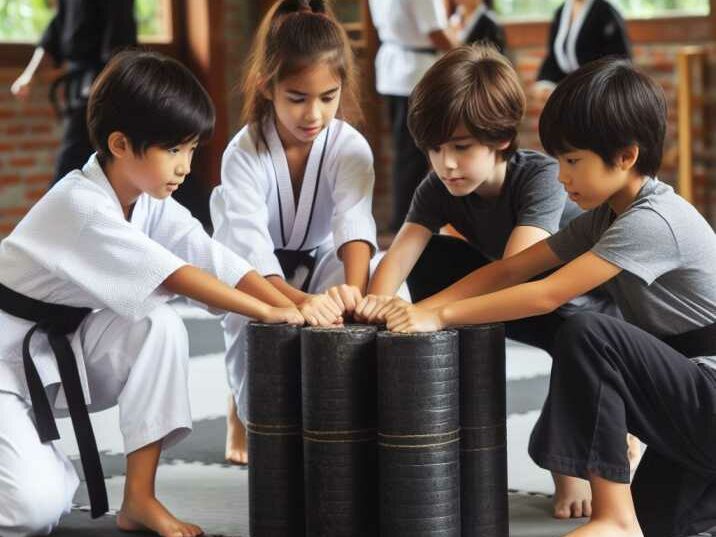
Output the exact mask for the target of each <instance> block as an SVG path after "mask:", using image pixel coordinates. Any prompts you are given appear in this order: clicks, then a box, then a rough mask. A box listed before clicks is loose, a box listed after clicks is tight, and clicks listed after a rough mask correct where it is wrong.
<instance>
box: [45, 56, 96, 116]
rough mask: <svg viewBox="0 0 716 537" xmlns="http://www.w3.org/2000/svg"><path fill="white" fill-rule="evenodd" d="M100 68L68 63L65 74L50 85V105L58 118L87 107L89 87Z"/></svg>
mask: <svg viewBox="0 0 716 537" xmlns="http://www.w3.org/2000/svg"><path fill="white" fill-rule="evenodd" d="M102 67H103V66H102V65H101V64H98V63H94V62H70V63H69V65H68V67H67V72H65V73H64V74H63V75H61V76H60V77H58V78H57V79H55V81H54V82H52V84H51V85H50V92H49V99H50V104H52V107H53V108H54V110H55V113H56V114H57V115H58V116H62V115H65V114H69V113H70V112H72V111H74V110H80V109H82V108H84V107H85V106H87V102H88V100H89V87H90V85H91V84H92V81H93V80H94V79H95V78H96V76H97V74H98V73H99V72H100V71H101V70H102ZM60 89H61V90H62V91H60Z"/></svg>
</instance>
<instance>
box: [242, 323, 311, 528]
mask: <svg viewBox="0 0 716 537" xmlns="http://www.w3.org/2000/svg"><path fill="white" fill-rule="evenodd" d="M247 337H248V340H247V350H246V354H247V356H246V359H247V382H248V388H249V391H248V423H247V430H248V442H249V445H248V448H249V530H250V534H251V537H303V535H305V522H304V508H303V505H304V501H303V441H302V438H301V329H300V328H298V327H295V326H288V325H268V324H260V323H251V324H249V326H248V330H247Z"/></svg>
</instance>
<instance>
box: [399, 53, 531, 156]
mask: <svg viewBox="0 0 716 537" xmlns="http://www.w3.org/2000/svg"><path fill="white" fill-rule="evenodd" d="M525 101H526V100H525V93H524V91H523V89H522V86H521V85H520V81H519V79H518V77H517V73H515V70H514V69H513V68H512V65H511V64H510V62H509V60H508V59H507V58H505V57H504V56H503V55H502V54H500V53H499V52H498V51H497V50H496V49H495V48H494V47H493V46H491V45H488V44H477V45H471V46H467V45H466V46H462V47H459V48H456V49H454V50H451V51H450V52H448V53H447V54H445V55H444V56H443V57H442V58H440V60H438V61H437V62H436V63H435V64H434V65H433V66H432V67H431V68H430V69H429V70H428V72H427V73H425V76H423V78H422V80H420V82H419V83H418V85H417V86H416V87H415V90H414V91H413V93H412V94H411V96H410V103H409V111H408V128H409V129H410V133H411V134H412V135H413V138H414V139H415V143H416V145H417V146H418V147H420V148H421V149H422V150H423V151H426V152H427V150H428V149H429V148H431V147H436V146H439V145H441V144H443V143H445V141H446V140H449V139H450V137H451V136H452V134H453V132H455V129H457V128H458V126H459V125H460V123H463V124H464V125H465V128H467V130H468V131H469V132H470V134H471V135H472V136H474V137H475V138H476V139H477V140H479V141H480V143H482V144H484V145H486V146H488V147H496V146H497V145H499V144H501V143H504V142H510V145H509V146H508V147H507V149H504V150H502V151H501V157H502V158H503V159H505V160H506V159H508V158H509V157H510V156H511V155H512V154H513V153H514V152H515V151H516V150H517V147H518V143H517V129H518V128H519V126H520V123H521V122H522V118H523V116H524V112H525Z"/></svg>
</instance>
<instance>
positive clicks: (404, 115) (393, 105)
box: [386, 95, 429, 231]
mask: <svg viewBox="0 0 716 537" xmlns="http://www.w3.org/2000/svg"><path fill="white" fill-rule="evenodd" d="M386 99H387V101H388V111H389V113H390V125H391V130H392V133H393V219H392V221H391V226H390V227H391V229H392V230H393V231H398V229H400V226H402V225H403V221H404V220H405V215H407V214H408V209H409V208H410V202H411V201H412V200H413V193H414V192H415V189H416V188H417V187H418V185H419V184H420V181H422V180H423V178H424V177H425V176H426V175H427V173H428V169H429V165H428V159H427V157H426V156H425V154H424V153H423V152H422V151H421V150H420V149H418V147H417V146H416V145H415V142H414V141H413V137H412V136H411V134H410V131H409V130H408V98H407V97H399V96H395V95H389V96H387V97H386Z"/></svg>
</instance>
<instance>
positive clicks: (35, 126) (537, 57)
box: [0, 0, 716, 238]
mask: <svg viewBox="0 0 716 537" xmlns="http://www.w3.org/2000/svg"><path fill="white" fill-rule="evenodd" d="M224 5H225V8H226V16H225V18H224V29H223V36H224V39H225V42H226V49H225V51H226V73H227V76H226V80H227V91H228V92H229V94H228V99H227V102H228V110H227V114H228V117H229V125H230V129H229V136H233V134H234V133H235V132H236V130H237V129H238V128H239V110H240V104H241V102H240V101H241V96H240V94H239V93H238V91H237V90H236V84H237V81H238V80H239V76H240V66H241V65H242V62H243V60H244V59H245V57H246V54H247V52H248V48H249V45H250V40H251V37H252V36H253V32H254V28H255V21H256V16H257V14H256V9H257V8H256V7H254V6H253V5H252V3H250V2H245V1H244V0H224ZM708 46H709V49H710V57H711V73H712V75H711V80H714V81H716V42H711V43H709V44H708ZM678 48H679V45H677V44H672V43H665V44H658V45H640V46H636V47H635V57H636V62H637V63H638V64H639V65H640V66H642V67H643V68H644V69H646V71H647V72H649V73H650V74H651V75H652V76H654V77H655V78H656V79H657V80H658V81H659V82H660V83H661V84H662V85H663V87H664V88H665V90H666V93H667V96H668V98H669V107H670V108H669V109H670V118H671V120H670V128H669V134H668V140H667V144H666V152H665V164H664V167H663V170H662V173H661V177H662V178H663V179H665V180H668V181H672V182H673V181H674V178H675V176H676V166H677V155H676V153H675V144H676V136H675V113H676V101H675V86H676V73H675V58H676V53H677V50H678ZM543 54H544V50H543V48H542V47H530V48H521V49H516V50H513V51H512V55H513V61H514V62H515V65H516V67H517V70H518V72H519V74H520V76H521V78H522V79H523V81H524V83H525V85H526V86H529V85H530V84H531V83H532V82H533V81H534V78H535V75H536V71H537V69H538V68H539V65H540V62H541V59H542V56H543ZM28 59H29V58H28ZM19 73H20V68H0V238H1V237H3V236H5V235H7V234H8V233H9V232H10V231H11V230H12V228H13V227H14V225H15V224H16V223H17V222H18V221H19V220H20V219H21V218H22V216H23V215H24V214H25V213H26V212H27V210H28V209H29V208H30V207H31V206H32V204H33V203H34V202H35V201H36V200H37V199H38V198H39V197H40V196H41V195H42V194H43V192H44V191H45V188H46V185H47V184H48V183H49V181H50V179H51V177H52V174H53V166H54V160H55V155H56V152H57V148H58V145H59V139H60V132H61V131H60V127H59V123H58V122H57V120H56V118H55V117H54V114H53V112H52V109H51V108H50V106H49V103H48V101H47V89H48V81H49V80H50V79H51V78H52V73H48V72H45V73H43V74H41V75H38V76H39V80H38V81H37V84H36V86H35V87H34V88H33V93H32V97H31V99H30V100H29V101H28V102H26V103H19V102H17V101H16V100H14V99H13V97H12V95H11V94H10V89H9V88H10V84H11V83H12V82H13V80H14V79H15V78H16V77H17V76H18V75H19ZM715 86H716V85H715ZM713 91H714V93H715V94H716V89H714V90H713ZM711 101H712V102H716V96H714V95H712V98H711ZM539 111H540V106H539V104H537V103H534V102H530V103H529V110H528V115H527V117H526V119H525V123H524V127H523V129H522V133H521V142H522V146H523V147H526V148H539V141H538V139H537V129H536V126H537V119H538V117H539ZM711 116H712V117H711V120H710V123H708V124H710V126H711V129H712V130H713V129H714V127H715V126H716V106H715V107H713V109H712V111H711ZM382 117H383V126H382V132H383V135H382V144H381V148H380V151H378V152H377V155H378V158H377V160H376V165H377V181H376V191H375V203H374V213H375V215H376V220H377V221H378V225H379V228H380V229H382V230H384V229H386V227H387V223H388V221H389V217H390V195H391V192H390V191H391V188H390V181H389V177H390V173H389V169H390V162H391V148H390V139H389V131H388V124H387V112H386V113H384V114H383V116H382ZM701 133H702V130H701V131H697V132H696V133H695V134H696V135H697V136H698V135H700V134H701ZM714 138H716V133H714ZM715 146H716V143H712V148H713V147H715ZM695 164H696V166H695V172H696V176H697V177H696V178H697V185H696V193H697V196H700V197H701V199H702V198H703V190H704V184H706V183H707V182H708V183H709V184H710V185H711V192H712V194H711V199H710V200H708V201H707V202H706V203H705V205H706V207H705V208H704V209H703V210H704V213H705V214H707V215H708V216H710V220H711V222H712V224H716V149H712V150H711V154H706V155H701V156H700V157H699V160H698V162H695ZM699 181H700V182H699Z"/></svg>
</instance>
